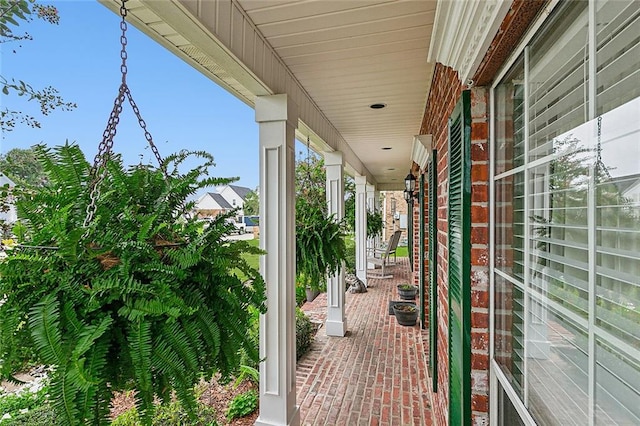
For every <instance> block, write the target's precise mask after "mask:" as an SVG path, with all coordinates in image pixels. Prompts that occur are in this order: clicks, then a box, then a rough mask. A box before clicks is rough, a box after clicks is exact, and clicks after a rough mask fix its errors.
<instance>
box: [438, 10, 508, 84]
mask: <svg viewBox="0 0 640 426" xmlns="http://www.w3.org/2000/svg"><path fill="white" fill-rule="evenodd" d="M510 7H511V2H510V1H504V0H485V1H482V2H478V1H467V2H463V1H439V2H438V4H437V7H436V15H435V19H434V25H433V35H432V37H431V43H430V45H429V55H428V57H427V61H428V62H440V63H442V64H444V65H448V66H450V67H451V68H453V69H455V70H456V71H458V75H459V76H460V80H461V81H462V82H464V83H467V80H468V79H469V78H471V77H472V76H473V74H474V73H475V71H476V70H477V69H478V66H479V65H480V63H481V62H482V59H483V57H484V54H485V52H486V51H487V49H488V47H489V46H490V44H491V42H492V41H493V38H494V36H495V34H496V33H497V32H498V29H499V28H500V25H501V24H502V21H503V20H504V18H505V16H507V13H508V12H509V9H510ZM452 28H454V29H455V31H452V30H451V29H452Z"/></svg>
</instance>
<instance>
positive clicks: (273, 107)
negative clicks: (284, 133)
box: [255, 93, 298, 128]
mask: <svg viewBox="0 0 640 426" xmlns="http://www.w3.org/2000/svg"><path fill="white" fill-rule="evenodd" d="M255 111H256V122H258V123H266V122H269V121H286V122H287V124H289V125H290V126H293V127H295V128H297V127H298V106H297V105H296V104H295V102H293V100H292V99H291V97H289V96H288V95H287V94H286V93H283V94H279V95H267V96H258V97H257V98H256V106H255Z"/></svg>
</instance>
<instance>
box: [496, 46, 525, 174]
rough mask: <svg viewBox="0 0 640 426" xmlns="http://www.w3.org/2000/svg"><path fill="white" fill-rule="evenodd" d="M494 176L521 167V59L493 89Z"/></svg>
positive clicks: (522, 67)
mask: <svg viewBox="0 0 640 426" xmlns="http://www.w3.org/2000/svg"><path fill="white" fill-rule="evenodd" d="M494 93H495V114H496V119H495V138H496V155H495V159H496V162H495V164H496V168H495V174H496V175H499V174H500V173H503V172H506V171H508V170H511V169H513V168H514V167H518V166H521V165H523V164H524V119H525V117H524V60H523V59H522V57H521V58H520V59H519V60H518V62H516V64H515V65H514V66H513V67H512V69H511V71H509V73H508V74H507V75H506V76H505V77H504V79H503V80H502V82H501V83H500V85H498V86H497V87H496V89H495V92H494Z"/></svg>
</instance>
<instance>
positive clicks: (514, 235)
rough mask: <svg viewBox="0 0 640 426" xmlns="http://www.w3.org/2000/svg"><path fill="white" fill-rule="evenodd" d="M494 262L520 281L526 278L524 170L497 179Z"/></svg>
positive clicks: (500, 268)
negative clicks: (524, 273) (524, 272)
mask: <svg viewBox="0 0 640 426" xmlns="http://www.w3.org/2000/svg"><path fill="white" fill-rule="evenodd" d="M495 212H496V218H495V236H496V237H495V244H496V247H495V250H496V252H495V258H496V260H495V265H496V268H497V269H499V270H501V271H502V272H504V273H506V274H508V275H509V276H512V277H514V278H516V279H518V281H520V282H523V281H524V275H523V271H524V173H523V172H520V173H516V174H514V175H511V176H507V177H504V178H502V179H500V180H499V181H497V182H496V191H495Z"/></svg>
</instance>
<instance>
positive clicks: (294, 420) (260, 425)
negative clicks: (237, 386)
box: [254, 405, 300, 426]
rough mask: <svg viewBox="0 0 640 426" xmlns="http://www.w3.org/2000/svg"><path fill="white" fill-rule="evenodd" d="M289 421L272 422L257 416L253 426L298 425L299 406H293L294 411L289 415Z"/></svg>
mask: <svg viewBox="0 0 640 426" xmlns="http://www.w3.org/2000/svg"><path fill="white" fill-rule="evenodd" d="M289 419H290V420H289V423H274V422H272V421H269V420H265V419H263V418H261V417H260V416H258V418H257V419H256V422H255V423H254V426H300V407H299V406H297V405H296V406H295V411H294V412H293V413H292V414H291V416H289Z"/></svg>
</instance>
